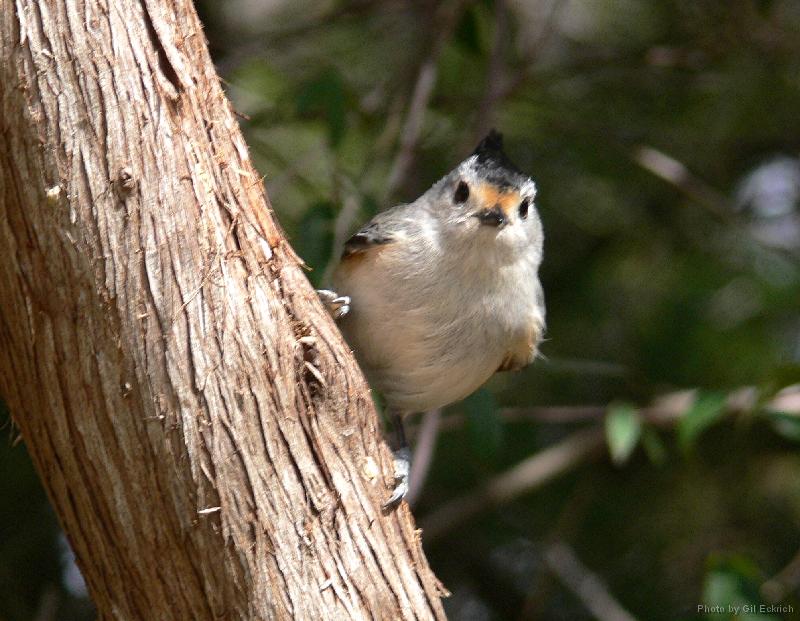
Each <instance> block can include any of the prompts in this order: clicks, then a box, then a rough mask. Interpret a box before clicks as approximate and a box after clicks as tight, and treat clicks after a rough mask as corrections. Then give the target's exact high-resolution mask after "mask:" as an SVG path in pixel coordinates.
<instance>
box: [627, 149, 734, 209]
mask: <svg viewBox="0 0 800 621" xmlns="http://www.w3.org/2000/svg"><path fill="white" fill-rule="evenodd" d="M632 157H633V161H634V162H636V163H637V164H639V166H641V167H642V168H644V169H645V170H647V171H649V172H651V173H653V174H654V175H655V176H656V177H659V178H661V179H663V180H664V181H666V182H667V183H670V184H672V185H673V186H675V187H676V188H677V189H678V190H680V191H681V192H682V193H683V194H685V195H686V196H688V197H689V198H690V199H691V200H693V201H695V202H696V203H698V204H700V205H703V206H704V207H705V208H706V209H707V210H708V211H709V212H710V213H712V214H713V215H714V216H715V217H716V218H719V219H721V220H728V219H730V217H731V210H730V207H729V204H728V200H727V199H726V198H725V196H724V195H723V194H722V193H721V192H719V191H718V190H717V189H715V188H714V187H712V186H711V185H710V184H709V183H707V182H706V181H704V180H703V179H701V178H700V177H698V176H697V175H695V174H694V173H692V172H691V171H690V170H689V169H688V168H687V167H686V165H685V164H683V162H679V161H678V160H676V159H675V158H674V157H672V156H670V155H667V154H666V153H664V152H663V151H659V150H658V149H655V148H653V147H650V146H640V147H638V148H636V149H635V150H634V151H633V154H632Z"/></svg>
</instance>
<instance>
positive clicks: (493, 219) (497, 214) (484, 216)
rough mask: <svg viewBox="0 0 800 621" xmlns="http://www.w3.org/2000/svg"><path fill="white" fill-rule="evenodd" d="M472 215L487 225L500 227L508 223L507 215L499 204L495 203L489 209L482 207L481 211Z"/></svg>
mask: <svg viewBox="0 0 800 621" xmlns="http://www.w3.org/2000/svg"><path fill="white" fill-rule="evenodd" d="M474 216H475V217H476V218H478V220H480V223H481V224H485V225H487V226H495V227H497V228H502V227H504V226H505V225H506V224H508V217H507V216H506V214H505V212H504V211H503V210H502V209H501V207H500V205H495V206H494V207H492V208H491V209H483V210H482V211H479V212H477V213H475V214H474Z"/></svg>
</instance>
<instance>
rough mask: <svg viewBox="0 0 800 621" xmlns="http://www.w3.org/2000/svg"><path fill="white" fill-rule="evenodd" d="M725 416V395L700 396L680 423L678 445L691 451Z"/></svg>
mask: <svg viewBox="0 0 800 621" xmlns="http://www.w3.org/2000/svg"><path fill="white" fill-rule="evenodd" d="M724 414H725V395H724V394H723V393H717V392H705V393H701V394H700V395H698V397H697V399H696V400H695V402H694V404H693V405H692V407H691V408H689V411H688V412H686V414H684V415H683V417H682V418H681V419H680V422H679V423H678V445H679V446H680V447H681V450H684V451H686V450H689V448H691V446H692V445H693V444H694V442H695V441H696V440H697V438H698V437H699V436H700V434H701V433H703V431H705V430H706V429H708V428H709V427H711V426H712V425H714V424H715V423H717V422H719V420H720V419H721V418H722V417H723V415H724Z"/></svg>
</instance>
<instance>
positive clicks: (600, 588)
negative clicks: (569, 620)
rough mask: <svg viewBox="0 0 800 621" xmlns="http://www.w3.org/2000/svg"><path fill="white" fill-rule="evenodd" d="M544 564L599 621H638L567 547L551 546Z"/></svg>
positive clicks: (564, 545)
mask: <svg viewBox="0 0 800 621" xmlns="http://www.w3.org/2000/svg"><path fill="white" fill-rule="evenodd" d="M544 558H545V562H546V563H547V566H548V567H549V568H550V570H551V571H552V572H553V573H554V574H555V575H556V577H557V578H558V579H559V580H560V581H561V584H563V585H564V586H565V587H567V588H568V589H569V590H570V591H572V593H573V594H574V595H575V596H576V597H577V598H578V599H579V600H581V603H582V604H583V605H584V606H585V607H586V609H587V610H589V612H591V613H592V615H594V617H595V619H598V621H636V617H634V616H633V615H631V614H630V613H629V612H628V611H627V610H625V609H624V608H623V607H622V606H621V605H620V603H619V602H618V601H617V600H616V599H614V596H613V595H611V593H610V592H609V590H608V587H606V585H605V584H603V581H602V580H601V579H600V576H598V575H597V574H596V573H594V572H593V571H591V570H589V569H588V568H587V567H586V566H585V565H584V564H583V563H581V561H580V559H579V558H578V557H577V556H576V555H575V552H574V551H573V550H572V548H571V547H569V546H568V545H567V544H565V543H553V544H551V545H550V546H549V547H548V548H547V550H546V551H545V554H544Z"/></svg>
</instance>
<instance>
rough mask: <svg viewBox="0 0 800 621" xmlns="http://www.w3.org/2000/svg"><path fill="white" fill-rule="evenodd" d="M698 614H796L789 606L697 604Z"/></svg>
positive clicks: (792, 607)
mask: <svg viewBox="0 0 800 621" xmlns="http://www.w3.org/2000/svg"><path fill="white" fill-rule="evenodd" d="M697 612H699V613H704V614H727V615H730V614H734V615H736V614H754V613H756V614H762V615H764V614H787V613H792V612H794V606H791V605H789V604H726V605H723V604H713V605H711V604H697Z"/></svg>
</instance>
